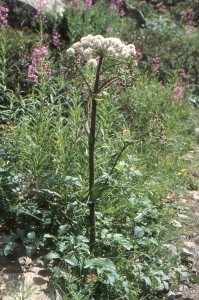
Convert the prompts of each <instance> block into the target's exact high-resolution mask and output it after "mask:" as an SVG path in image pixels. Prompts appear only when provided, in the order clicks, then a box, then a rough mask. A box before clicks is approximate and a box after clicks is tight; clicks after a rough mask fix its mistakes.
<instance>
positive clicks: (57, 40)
mask: <svg viewBox="0 0 199 300" xmlns="http://www.w3.org/2000/svg"><path fill="white" fill-rule="evenodd" d="M60 37H61V36H60V34H59V33H58V32H57V31H56V29H55V30H54V31H53V45H54V46H55V47H57V48H58V47H60V46H61V44H62V43H61V42H60Z"/></svg>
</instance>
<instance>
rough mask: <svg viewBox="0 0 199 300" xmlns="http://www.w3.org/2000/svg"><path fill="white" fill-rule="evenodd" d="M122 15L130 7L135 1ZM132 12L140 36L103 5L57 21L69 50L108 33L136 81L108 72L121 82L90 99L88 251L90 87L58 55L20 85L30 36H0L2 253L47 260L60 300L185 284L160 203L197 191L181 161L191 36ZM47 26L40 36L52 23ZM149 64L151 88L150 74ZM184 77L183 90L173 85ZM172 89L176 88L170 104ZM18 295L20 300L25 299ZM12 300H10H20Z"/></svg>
mask: <svg viewBox="0 0 199 300" xmlns="http://www.w3.org/2000/svg"><path fill="white" fill-rule="evenodd" d="M131 4H132V5H135V6H137V7H139V6H138V1H132V3H131ZM142 9H143V12H145V14H147V27H146V28H145V29H135V22H133V21H132V20H131V19H128V18H124V19H120V16H119V14H118V13H113V12H110V11H109V7H108V6H106V5H104V2H103V1H98V2H97V3H96V4H95V5H94V7H93V8H92V9H91V10H82V11H75V10H73V9H72V8H71V7H70V9H68V10H67V11H66V12H65V17H64V18H65V19H64V20H63V19H59V20H56V22H57V26H58V28H62V29H63V28H64V27H65V26H66V25H67V26H68V28H67V30H66V32H65V34H69V38H70V43H71V44H72V43H73V42H74V41H77V40H79V39H80V38H81V37H82V36H84V35H87V34H103V35H104V36H108V35H109V34H110V33H108V32H107V29H108V28H109V27H110V26H112V27H113V33H112V35H114V36H116V37H120V38H121V39H124V40H125V41H126V40H127V41H128V42H129V43H131V42H132V43H134V44H135V45H136V50H137V51H140V52H141V53H142V58H141V59H139V60H138V66H139V73H140V74H139V76H138V80H136V81H135V80H134V81H132V77H130V73H128V74H127V69H124V68H123V69H122V68H121V69H120V70H119V71H118V70H117V68H116V67H117V66H115V65H114V66H112V67H111V68H109V69H108V72H107V73H106V74H105V73H104V74H105V75H107V76H106V78H103V80H104V82H105V81H106V80H107V78H108V77H109V76H110V74H111V75H113V76H116V75H118V74H119V75H120V76H122V81H120V82H119V83H118V82H116V83H112V85H111V86H110V87H109V89H107V91H106V93H105V94H102V93H99V95H97V94H96V93H90V95H89V96H90V97H93V98H94V100H95V101H96V102H97V116H96V117H97V121H98V122H97V123H98V124H97V128H98V138H97V141H96V144H95V162H96V164H95V184H94V185H93V187H92V195H93V200H94V201H95V203H96V242H95V244H94V249H93V251H90V245H89V204H90V203H89V198H88V195H89V193H90V190H89V184H88V178H89V171H88V157H89V149H88V135H89V125H88V126H87V123H86V121H87V120H88V107H89V106H88V105H89V103H88V87H87V86H85V85H84V84H83V80H82V78H81V74H80V72H79V70H78V69H77V68H76V67H75V66H74V65H72V64H71V62H70V61H69V60H67V59H66V55H65V49H64V47H63V48H61V47H60V48H59V49H55V48H50V58H49V59H50V61H51V69H52V73H51V75H50V78H48V79H49V80H47V78H46V79H45V80H44V81H43V82H42V83H31V82H27V80H26V79H27V70H28V65H29V64H30V63H31V59H30V57H31V52H32V50H33V49H35V48H36V47H37V46H38V40H39V36H38V33H30V32H29V31H28V30H24V31H23V32H20V31H15V30H13V29H4V30H3V31H1V33H0V35H1V37H2V38H1V40H0V47H1V54H0V64H1V74H0V81H1V82H0V97H1V98H0V99H1V107H0V109H1V111H0V118H1V119H0V123H1V128H0V142H1V149H0V163H1V168H0V224H2V225H3V226H4V227H5V228H6V229H7V231H9V233H8V234H5V235H3V236H2V237H1V241H3V242H4V243H6V245H5V247H4V248H3V249H2V251H3V253H4V255H9V254H10V253H11V252H12V251H13V249H14V248H15V247H16V246H17V245H18V244H21V243H23V244H24V247H25V249H26V254H27V256H29V257H34V255H35V253H36V252H39V251H40V250H41V249H43V250H45V251H46V253H45V256H44V258H45V260H46V261H48V260H52V261H53V262H55V264H54V266H53V269H52V280H53V282H54V284H55V285H56V286H57V287H58V288H59V289H60V291H61V292H62V294H63V298H64V299H74V300H75V299H97V300H98V299H99V300H100V299H101V300H102V299H103V300H104V299H116V298H117V299H118V298H122V297H123V298H125V297H126V298H127V299H133V300H138V299H139V300H140V299H146V297H148V299H155V298H156V297H157V287H158V286H159V285H160V284H163V286H164V291H163V293H165V294H166V293H167V292H168V290H169V289H170V288H172V287H173V286H175V284H176V283H177V282H178V281H179V280H180V278H181V277H186V278H187V280H188V281H190V280H191V275H190V273H189V270H188V269H186V267H183V266H182V258H181V256H180V255H173V254H172V253H171V252H170V244H173V243H174V242H175V240H176V236H177V233H176V231H175V228H174V227H173V226H172V225H171V224H170V218H173V217H174V216H175V214H176V211H177V209H178V208H176V207H175V206H174V205H173V206H172V203H169V202H168V201H167V198H168V197H167V196H168V193H169V192H171V191H172V193H175V192H178V191H179V190H184V189H186V188H187V187H189V186H193V185H194V186H195V185H196V182H194V180H193V179H192V178H190V175H189V164H188V162H187V161H186V160H185V159H184V156H185V154H186V153H187V152H188V151H190V150H192V149H193V147H194V146H195V142H196V136H195V133H194V127H195V126H196V124H197V122H198V117H197V105H198V95H197V90H198V76H197V69H198V58H197V57H198V52H197V51H198V31H196V32H195V33H192V34H191V35H190V36H187V27H188V25H187V24H183V25H179V24H178V23H176V20H174V19H173V17H172V16H173V15H172V11H171V12H170V15H169V16H168V17H163V16H160V15H159V14H158V13H157V9H156V8H155V6H154V5H152V4H150V3H146V4H145V6H143V8H142ZM173 9H174V10H175V9H178V7H173ZM171 10H172V8H171ZM173 13H174V12H173ZM104 14H106V16H107V17H106V19H104ZM48 20H49V28H47V29H46V30H47V31H46V32H48V30H50V28H51V27H53V24H54V22H55V20H54V19H53V18H51V19H50V17H49V18H48ZM60 24H61V25H60ZM59 26H61V27H59ZM60 30H61V29H60ZM171 37H172V38H171ZM49 41H50V43H51V42H52V37H51V36H50V35H48V34H46V35H44V41H43V44H44V45H48V43H49ZM40 42H41V41H40ZM13 45H14V46H13ZM154 45H156V48H155V49H154ZM156 54H158V56H159V57H160V76H157V75H156V74H154V64H153V58H154V57H155V56H156ZM182 69H184V70H185V71H186V75H185V78H184V77H182V76H180V75H179V74H180V72H181V70H182ZM105 71H107V69H106V70H105ZM83 72H84V74H85V78H86V79H87V80H88V81H89V80H90V81H91V87H92V84H93V82H94V79H95V78H94V77H93V73H92V72H91V71H90V70H89V69H88V68H87V67H86V66H83ZM118 72H119V73H118ZM188 80H189V85H185V83H186V82H187V81H188ZM90 81H89V83H90ZM104 82H103V83H104ZM103 83H102V85H103ZM125 84H126V86H127V87H128V88H127V89H125V87H126V86H125ZM176 84H179V85H181V86H183V88H184V93H183V97H178V98H177V99H175V98H174V88H175V86H176ZM190 102H191V103H193V104H194V105H193V106H192V104H191V103H190ZM168 233H169V234H168ZM171 273H172V274H174V277H173V276H171ZM22 290H23V297H26V296H27V295H30V292H31V291H32V290H31V287H30V288H29V287H28V290H27V289H26V288H25V287H24V286H22ZM12 293H13V294H12V295H13V297H15V298H14V299H26V298H19V296H18V295H16V294H15V293H14V292H13V291H12ZM17 297H18V298H17Z"/></svg>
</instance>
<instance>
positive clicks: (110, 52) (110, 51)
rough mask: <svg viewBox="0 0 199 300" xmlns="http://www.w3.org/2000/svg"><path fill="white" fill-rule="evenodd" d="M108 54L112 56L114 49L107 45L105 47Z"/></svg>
mask: <svg viewBox="0 0 199 300" xmlns="http://www.w3.org/2000/svg"><path fill="white" fill-rule="evenodd" d="M107 53H108V55H111V56H114V55H115V49H114V48H113V47H109V48H108V49H107Z"/></svg>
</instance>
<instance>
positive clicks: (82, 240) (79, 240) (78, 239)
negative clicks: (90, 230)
mask: <svg viewBox="0 0 199 300" xmlns="http://www.w3.org/2000/svg"><path fill="white" fill-rule="evenodd" d="M76 242H77V243H88V242H89V239H88V238H87V237H85V236H83V235H78V236H77V237H76Z"/></svg>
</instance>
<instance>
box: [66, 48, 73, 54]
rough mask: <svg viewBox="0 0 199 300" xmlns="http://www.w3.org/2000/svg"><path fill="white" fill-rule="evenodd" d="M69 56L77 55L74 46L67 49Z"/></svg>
mask: <svg viewBox="0 0 199 300" xmlns="http://www.w3.org/2000/svg"><path fill="white" fill-rule="evenodd" d="M66 54H67V56H74V55H75V50H74V49H73V48H68V49H67V50H66Z"/></svg>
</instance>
